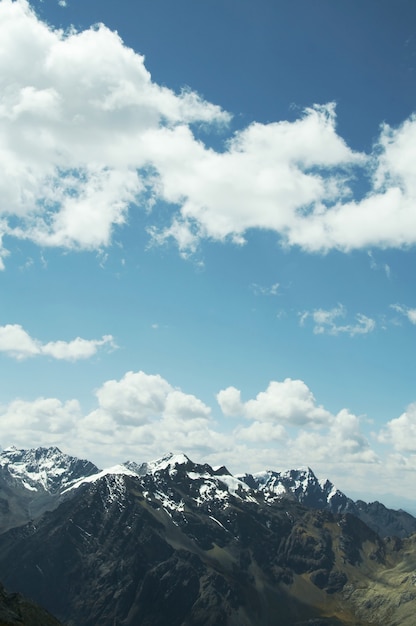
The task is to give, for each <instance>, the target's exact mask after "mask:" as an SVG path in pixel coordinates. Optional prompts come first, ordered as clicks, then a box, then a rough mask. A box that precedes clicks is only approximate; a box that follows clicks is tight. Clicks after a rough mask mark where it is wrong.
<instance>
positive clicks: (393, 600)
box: [0, 448, 416, 626]
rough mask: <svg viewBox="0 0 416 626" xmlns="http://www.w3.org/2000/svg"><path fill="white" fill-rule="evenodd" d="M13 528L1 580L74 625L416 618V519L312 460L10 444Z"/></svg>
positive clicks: (4, 476) (6, 525)
mask: <svg viewBox="0 0 416 626" xmlns="http://www.w3.org/2000/svg"><path fill="white" fill-rule="evenodd" d="M0 532H1V534H0V580H2V582H3V583H4V585H5V587H6V588H7V589H8V590H9V591H10V590H11V591H18V592H20V593H23V594H24V595H25V596H26V597H28V598H30V600H31V601H34V602H36V603H38V604H40V605H42V606H43V607H45V608H46V609H47V610H48V611H49V612H50V613H52V614H54V615H55V616H56V617H57V619H59V620H60V621H61V622H62V623H63V624H66V625H67V626H97V625H100V626H115V625H118V626H135V625H140V626H164V625H166V626H168V625H169V626H175V625H177V626H199V625H201V626H202V625H204V626H205V625H207V626H209V625H210V624H211V625H212V626H220V625H224V626H233V625H236V626H237V625H238V626H244V625H247V626H248V625H256V626H268V625H269V624H270V625H272V624H273V625H282V626H293V625H298V626H300V625H306V624H310V625H312V624H313V625H314V626H318V625H319V626H320V625H321V624H322V625H324V624H325V625H333V626H335V625H338V626H339V625H342V624H344V625H347V624H348V625H352V624H356V625H362V626H365V625H367V624H383V625H386V626H394V625H396V624H397V625H399V624H400V625H402V626H407V625H408V626H411V625H412V626H413V625H414V615H415V609H416V575H415V574H414V572H415V571H416V535H412V533H415V532H416V519H415V518H413V517H412V516H411V515H409V514H408V513H405V512H404V511H400V510H399V511H394V510H391V509H388V508H386V507H384V506H383V505H382V504H381V503H378V502H375V503H370V504H366V503H364V502H362V501H357V502H354V501H353V500H351V499H350V498H348V497H347V496H346V495H345V494H343V493H342V492H340V491H338V490H337V489H336V488H335V487H334V485H333V484H332V483H331V482H330V481H329V480H318V479H317V477H316V476H315V475H314V473H313V472H312V470H311V469H309V468H303V469H297V470H290V471H287V472H282V473H279V472H274V471H265V472H260V473H257V474H244V475H240V476H232V475H231V474H230V472H228V470H227V469H226V468H225V467H224V466H223V467H219V468H212V467H211V466H209V465H208V464H198V463H194V462H193V461H191V460H190V459H189V458H188V457H187V456H185V455H183V454H180V455H172V454H169V455H166V456H165V457H163V458H162V459H159V460H157V461H154V462H150V463H142V464H137V463H135V462H126V463H124V464H122V465H118V466H115V467H112V468H109V469H107V470H100V469H99V468H97V467H96V466H95V465H94V464H93V463H91V462H89V461H85V460H80V459H76V458H74V457H72V456H69V455H66V454H63V453H62V452H61V451H60V450H59V449H58V448H37V449H32V450H19V449H16V448H8V449H6V450H4V451H3V452H2V453H0ZM0 600H1V598H0ZM0 606H1V602H0ZM1 623H2V622H1V614H0V626H1ZM4 623H7V622H4ZM10 623H13V622H10ZM16 623H18V622H16ZM23 623H25V624H26V625H27V626H30V624H32V623H31V622H29V621H26V622H23ZM45 624H46V622H45ZM33 626H35V622H33Z"/></svg>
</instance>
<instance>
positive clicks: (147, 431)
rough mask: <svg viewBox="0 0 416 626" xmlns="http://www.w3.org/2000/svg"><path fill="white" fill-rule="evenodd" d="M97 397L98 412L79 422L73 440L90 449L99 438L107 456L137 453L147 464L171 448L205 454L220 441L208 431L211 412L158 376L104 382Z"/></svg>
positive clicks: (136, 375)
mask: <svg viewBox="0 0 416 626" xmlns="http://www.w3.org/2000/svg"><path fill="white" fill-rule="evenodd" d="M96 397H97V400H98V407H97V408H96V409H95V410H93V411H92V412H91V413H89V414H88V415H86V416H85V417H84V418H83V419H82V420H80V422H79V424H78V430H79V435H78V437H79V438H80V439H82V440H83V441H84V442H90V445H92V446H93V445H94V444H93V442H94V441H95V440H96V439H97V438H98V440H99V441H100V442H101V444H103V445H106V446H108V447H109V448H111V450H112V454H114V453H115V452H116V451H117V450H121V449H123V450H124V453H126V450H137V449H138V448H139V449H140V450H141V452H142V454H145V455H146V454H147V459H146V460H148V459H149V458H152V456H154V455H156V456H157V455H162V454H164V453H165V452H166V451H168V450H170V449H172V447H174V448H175V449H176V450H182V451H184V452H187V451H192V450H193V451H195V450H204V451H207V450H208V451H210V450H212V448H215V446H217V445H219V441H220V440H222V436H221V435H220V434H219V433H217V432H216V431H215V430H214V429H213V420H212V418H211V409H210V408H209V407H208V406H206V405H205V404H204V403H203V402H202V401H201V400H200V399H199V398H197V397H196V396H194V395H192V394H187V393H184V392H183V391H182V390H180V389H177V388H175V387H172V385H170V384H169V383H168V382H167V381H166V380H165V379H164V378H162V376H160V375H159V374H146V373H145V372H142V371H139V372H131V371H130V372H127V373H126V374H125V375H124V376H123V377H122V378H121V379H120V380H109V381H107V382H105V383H104V384H103V385H102V386H101V387H100V388H99V389H98V390H97V391H96ZM221 447H222V446H221ZM130 456H131V454H130Z"/></svg>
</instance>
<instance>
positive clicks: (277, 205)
mask: <svg viewBox="0 0 416 626" xmlns="http://www.w3.org/2000/svg"><path fill="white" fill-rule="evenodd" d="M62 4H63V3H62ZM0 41H1V42H2V54H1V58H0V74H1V77H2V89H1V94H0V119H1V121H2V124H1V131H0V165H1V167H0V198H1V202H0V214H1V215H0V237H1V236H4V235H6V234H7V235H9V236H14V237H17V238H22V239H30V240H32V241H34V242H36V243H37V244H39V245H41V246H59V247H65V248H72V249H87V250H88V249H100V248H102V247H103V246H107V245H109V244H110V243H111V239H112V234H113V232H114V230H115V228H117V227H121V226H123V225H124V224H125V223H126V221H127V214H128V210H129V208H130V207H131V206H133V205H139V206H141V207H143V208H145V209H146V210H147V211H150V210H151V207H152V206H153V205H154V204H155V202H157V201H158V200H162V201H164V202H165V203H167V204H168V205H169V206H170V207H171V216H170V218H169V219H168V222H167V223H163V224H160V223H157V222H156V223H152V216H151V214H150V217H149V227H148V229H149V233H150V234H151V237H152V239H153V241H154V242H155V243H162V242H164V241H166V240H168V239H173V240H175V241H176V243H177V245H178V247H179V250H180V252H181V254H182V255H183V256H188V255H189V254H192V253H193V252H195V251H196V249H197V247H198V244H199V242H200V241H201V239H204V238H206V239H211V240H217V241H232V242H234V243H236V244H239V245H241V244H243V243H244V242H245V235H246V233H247V231H248V230H250V229H268V230H271V231H274V232H275V233H276V234H277V235H278V237H279V238H280V239H281V241H282V243H283V244H285V245H296V246H300V247H301V248H303V249H304V250H307V251H327V250H329V249H332V248H336V249H339V250H344V251H347V250H352V249H356V248H363V247H366V248H369V247H401V246H405V245H411V244H414V243H415V242H416V227H415V221H414V205H415V201H416V185H415V182H414V181H415V180H416V176H415V174H416V172H415V167H416V165H415V163H416V159H415V158H414V157H415V155H414V150H415V149H414V145H415V137H416V117H414V116H412V117H410V118H409V119H408V120H406V121H405V122H404V123H403V124H402V125H401V126H400V127H398V128H395V129H394V128H390V127H389V126H387V125H384V126H383V127H382V128H381V131H380V137H379V140H378V141H377V144H376V145H375V147H374V150H373V152H372V153H371V154H369V155H363V154H358V153H356V152H354V151H353V150H352V149H351V148H350V147H349V146H348V145H347V144H346V142H345V141H344V140H343V138H342V137H340V135H339V134H338V133H337V129H336V114H335V105H334V104H333V103H328V104H324V105H315V106H312V107H310V108H307V109H306V110H305V111H304V112H303V114H302V115H301V116H300V117H299V119H297V120H295V121H292V122H288V121H276V122H272V123H269V124H261V123H253V124H250V125H249V126H248V127H247V128H243V129H241V130H239V131H238V132H236V133H235V134H234V135H233V136H231V137H230V138H229V139H228V141H227V142H226V144H225V146H224V149H223V150H222V151H215V150H213V149H212V148H209V147H207V145H205V144H204V143H203V142H202V140H201V139H197V138H196V136H195V134H194V133H193V125H194V124H198V125H199V126H200V125H201V124H202V125H204V126H205V127H206V128H207V129H208V130H209V128H210V127H211V126H212V125H217V126H218V124H219V125H222V126H224V127H225V126H226V125H227V123H228V121H229V120H230V114H228V113H227V112H225V111H223V110H222V109H221V107H220V106H218V105H216V104H213V103H210V102H207V101H205V100H203V99H202V98H201V97H200V96H199V95H198V94H197V93H195V92H194V91H192V90H190V89H184V90H183V91H181V92H180V93H174V92H173V91H172V90H170V89H169V88H167V87H164V86H160V85H158V84H157V83H155V82H154V81H153V80H152V78H151V76H150V74H149V72H148V70H147V69H146V67H145V63H144V57H143V56H141V55H140V54H137V53H136V52H134V51H133V50H132V49H130V48H128V47H126V46H125V45H124V44H123V42H122V40H121V39H120V37H119V36H118V35H117V34H116V33H114V32H111V31H110V30H109V29H108V28H106V27H105V26H104V25H99V26H96V27H92V28H90V29H87V30H84V31H81V32H76V31H75V30H71V31H68V32H63V31H62V30H57V29H54V28H52V27H50V26H48V25H46V24H45V23H43V22H42V21H41V20H40V19H39V18H38V17H37V16H36V15H35V13H34V12H33V11H32V9H31V8H30V6H29V4H28V2H27V1H26V0H15V1H12V0H1V2H0ZM363 175H366V176H368V175H369V176H370V178H369V180H370V186H369V189H368V193H367V194H366V195H365V196H364V197H363V198H361V199H355V198H354V197H353V194H352V190H351V185H350V181H351V178H354V177H357V176H363ZM2 254H3V257H4V256H5V255H6V251H5V250H3V253H2ZM359 324H360V325H364V326H365V324H366V320H365V319H362V320H361V322H360V323H359ZM357 332H358V331H357Z"/></svg>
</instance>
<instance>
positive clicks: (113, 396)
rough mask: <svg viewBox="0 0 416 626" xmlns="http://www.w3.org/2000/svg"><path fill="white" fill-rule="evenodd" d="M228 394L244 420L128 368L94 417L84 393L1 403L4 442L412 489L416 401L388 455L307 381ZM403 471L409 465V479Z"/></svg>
mask: <svg viewBox="0 0 416 626" xmlns="http://www.w3.org/2000/svg"><path fill="white" fill-rule="evenodd" d="M218 398H219V401H220V404H221V407H222V408H223V410H224V412H225V413H227V414H230V413H233V412H234V415H235V416H236V417H237V414H238V412H240V413H239V414H240V416H241V418H242V419H236V420H235V421H234V422H231V421H230V420H228V421H227V422H226V423H225V422H224V423H220V422H216V421H215V420H214V419H213V417H212V415H211V409H210V407H208V406H207V405H206V404H204V403H203V402H202V401H201V400H200V399H199V398H197V397H196V396H194V395H192V394H188V393H185V392H183V391H182V390H181V389H178V388H175V387H173V386H172V385H171V384H170V383H169V382H168V381H166V380H165V379H164V378H163V377H162V376H160V375H157V374H156V375H150V374H146V373H145V372H127V373H126V374H125V375H124V376H123V377H122V378H121V379H119V380H109V381H106V382H105V383H104V384H103V385H102V386H101V387H100V388H99V389H98V390H97V391H96V399H97V405H96V408H95V409H94V410H92V411H91V412H89V413H87V414H83V412H82V410H81V407H80V405H79V403H78V401H77V400H69V401H66V402H62V401H60V400H58V399H56V398H38V399H35V400H34V401H33V402H29V401H27V400H14V401H12V402H10V404H9V405H7V406H0V439H1V441H2V445H5V446H6V445H11V444H15V445H19V446H22V447H31V446H34V445H52V444H55V445H60V446H61V447H62V448H63V449H64V450H65V451H67V452H70V453H73V454H76V455H78V456H81V457H87V458H90V459H91V460H93V461H95V462H96V463H98V464H99V465H102V466H109V465H112V464H114V463H115V462H120V461H122V460H126V459H127V458H131V459H133V460H136V461H145V460H151V459H153V458H157V457H159V456H161V455H163V454H165V453H166V452H167V451H169V450H171V451H174V452H179V451H184V452H185V453H187V454H188V455H189V456H190V458H192V459H194V460H195V461H198V462H208V463H211V464H214V465H215V464H226V465H228V466H229V468H230V469H231V471H233V472H241V471H258V470H261V469H267V468H269V469H276V470H284V469H289V468H294V467H299V466H305V465H309V466H311V467H312V469H313V470H314V471H315V472H316V473H317V474H318V476H319V477H322V478H325V477H328V478H330V479H331V480H333V481H335V483H336V484H337V486H338V487H340V488H342V489H344V490H346V491H347V492H348V490H352V491H354V492H356V491H362V492H363V493H371V492H373V494H375V495H374V497H375V496H376V494H377V493H383V491H386V489H387V488H389V489H394V490H395V492H396V493H397V494H401V495H403V496H406V494H408V493H409V489H410V488H411V487H412V484H413V483H412V481H413V479H414V469H415V468H416V408H415V407H416V405H411V406H409V407H408V409H407V410H406V412H405V413H403V415H401V416H400V417H399V418H397V419H393V420H391V421H390V422H388V423H387V424H386V426H385V428H384V429H383V430H382V432H381V433H379V434H378V435H377V438H378V440H379V441H381V442H383V443H384V444H385V445H386V447H387V451H386V453H385V454H384V456H383V462H381V458H380V456H378V455H377V453H376V451H375V450H374V449H373V448H372V446H371V445H370V442H369V441H368V439H367V437H366V435H365V434H364V432H363V420H362V418H360V417H358V416H356V415H354V414H353V413H351V412H350V411H349V410H348V409H345V408H343V409H340V410H339V411H338V412H337V413H335V414H333V413H331V412H330V411H328V410H327V409H325V408H324V407H323V406H321V405H319V404H318V403H317V402H316V400H315V398H314V396H313V394H312V392H311V390H310V389H309V388H308V387H307V385H306V384H305V383H304V382H303V381H300V380H297V381H296V380H291V379H286V380H285V381H283V382H280V383H278V382H276V381H273V383H271V384H270V385H269V386H268V388H267V389H266V391H264V392H261V393H259V394H258V395H257V396H256V398H255V399H253V400H249V401H248V402H245V403H243V402H242V401H241V394H240V392H239V391H238V390H237V389H235V388H230V387H229V388H227V389H225V390H223V391H222V392H220V394H218ZM230 425H231V428H230ZM403 470H409V471H408V472H407V473H406V476H404V475H403ZM410 470H411V471H410ZM412 472H413V473H412Z"/></svg>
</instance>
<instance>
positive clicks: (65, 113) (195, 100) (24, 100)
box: [0, 0, 229, 249]
mask: <svg viewBox="0 0 416 626" xmlns="http://www.w3.org/2000/svg"><path fill="white" fill-rule="evenodd" d="M0 41H1V42H2V55H1V58H0V72H1V75H2V84H3V86H2V93H1V96H0V119H2V120H3V124H2V130H1V132H0V163H1V168H0V171H1V174H0V191H1V198H2V201H1V203H0V213H2V214H3V215H4V216H8V215H14V216H16V217H17V218H18V219H19V224H18V226H15V227H11V226H10V225H9V224H8V222H7V218H6V217H5V218H4V221H3V223H2V224H3V231H4V232H8V233H9V234H13V235H15V236H16V237H21V238H30V239H32V240H34V241H35V242H37V243H39V244H40V245H46V246H47V245H52V246H64V247H71V248H84V249H96V248H99V247H100V246H103V245H107V244H109V242H110V239H111V233H112V230H113V227H114V226H115V225H118V224H123V223H124V221H125V218H126V211H127V209H128V206H129V205H130V204H132V203H134V202H135V201H136V200H138V198H139V196H140V194H141V193H142V192H144V191H145V183H144V182H143V181H144V180H145V179H146V176H145V175H144V174H140V172H139V170H141V169H142V168H147V167H148V165H149V163H151V162H150V157H151V155H150V154H149V150H148V146H147V144H148V141H149V140H150V141H153V140H154V141H156V142H157V143H160V142H161V141H162V140H163V139H162V138H161V137H159V136H158V133H159V131H161V132H162V135H163V129H164V127H169V128H170V129H173V128H174V127H175V126H176V125H178V124H191V123H193V122H200V123H207V124H210V123H212V122H219V123H226V122H227V121H228V119H229V116H228V115H227V114H226V113H224V112H222V111H221V109H220V108H219V107H217V106H215V105H213V104H210V103H207V102H204V101H203V100H202V99H201V98H200V97H199V96H198V95H197V94H195V93H194V92H192V91H189V90H184V91H183V92H182V93H180V94H179V95H176V94H174V93H173V92H172V91H171V90H169V89H167V88H166V87H160V86H158V85H156V84H155V83H153V82H152V80H151V76H150V74H149V72H148V71H147V70H146V68H145V66H144V58H143V57H142V56H140V55H138V54H135V53H134V52H133V50H131V49H130V48H127V47H126V46H124V45H123V43H122V41H121V39H120V38H119V37H118V35H117V34H116V33H113V32H111V31H110V30H108V29H107V28H105V27H104V26H103V25H100V26H98V27H96V28H91V29H89V30H85V31H83V32H79V33H77V32H75V31H71V32H68V33H63V32H62V31H60V30H53V29H52V28H50V27H48V26H47V25H46V24H44V23H42V22H41V21H40V20H39V19H38V18H37V17H36V16H35V14H34V13H33V12H32V11H31V9H30V6H29V4H28V3H27V2H26V1H25V0H16V1H15V2H12V1H11V0H2V1H1V2H0ZM149 133H150V135H151V137H148V136H147V135H148V134H149ZM195 143H196V142H195ZM148 182H149V181H148Z"/></svg>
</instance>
